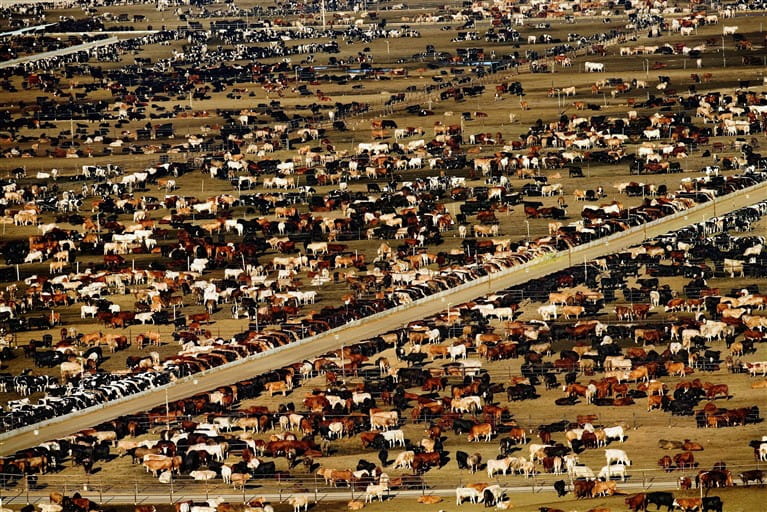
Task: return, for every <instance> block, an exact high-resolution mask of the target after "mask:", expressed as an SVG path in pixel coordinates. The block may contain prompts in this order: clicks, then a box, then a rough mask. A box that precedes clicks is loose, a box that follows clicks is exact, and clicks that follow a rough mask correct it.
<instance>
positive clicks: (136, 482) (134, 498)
mask: <svg viewBox="0 0 767 512" xmlns="http://www.w3.org/2000/svg"><path fill="white" fill-rule="evenodd" d="M133 504H134V505H138V480H136V481H135V485H134V486H133Z"/></svg>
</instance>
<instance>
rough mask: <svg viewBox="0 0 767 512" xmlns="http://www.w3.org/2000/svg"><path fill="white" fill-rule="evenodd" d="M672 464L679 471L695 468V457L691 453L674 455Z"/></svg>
mask: <svg viewBox="0 0 767 512" xmlns="http://www.w3.org/2000/svg"><path fill="white" fill-rule="evenodd" d="M674 464H676V466H677V467H678V468H679V469H687V468H694V467H695V456H694V455H693V454H692V452H683V453H677V454H676V455H674Z"/></svg>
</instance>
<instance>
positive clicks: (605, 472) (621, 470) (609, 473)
mask: <svg viewBox="0 0 767 512" xmlns="http://www.w3.org/2000/svg"><path fill="white" fill-rule="evenodd" d="M597 476H598V477H599V478H601V479H602V480H610V479H611V478H612V477H614V476H619V477H621V482H625V481H626V466H624V465H623V464H614V465H612V466H610V465H608V466H604V467H602V469H600V470H599V475H597Z"/></svg>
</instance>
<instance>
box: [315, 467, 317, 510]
mask: <svg viewBox="0 0 767 512" xmlns="http://www.w3.org/2000/svg"><path fill="white" fill-rule="evenodd" d="M314 503H315V504H317V473H315V474H314Z"/></svg>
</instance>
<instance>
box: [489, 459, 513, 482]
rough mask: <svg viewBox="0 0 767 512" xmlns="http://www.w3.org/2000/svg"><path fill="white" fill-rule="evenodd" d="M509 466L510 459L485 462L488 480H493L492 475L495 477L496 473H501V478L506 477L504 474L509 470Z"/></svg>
mask: <svg viewBox="0 0 767 512" xmlns="http://www.w3.org/2000/svg"><path fill="white" fill-rule="evenodd" d="M510 465H511V457H504V458H503V459H490V460H488V461H487V476H488V478H493V475H495V474H496V473H497V472H498V471H500V472H501V473H503V476H506V472H507V471H508V470H509V466H510Z"/></svg>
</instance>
